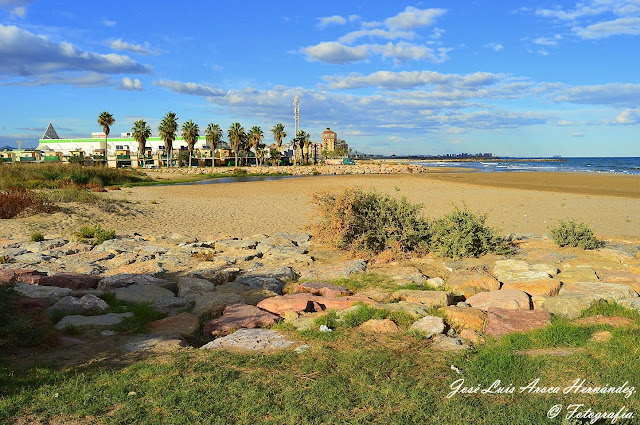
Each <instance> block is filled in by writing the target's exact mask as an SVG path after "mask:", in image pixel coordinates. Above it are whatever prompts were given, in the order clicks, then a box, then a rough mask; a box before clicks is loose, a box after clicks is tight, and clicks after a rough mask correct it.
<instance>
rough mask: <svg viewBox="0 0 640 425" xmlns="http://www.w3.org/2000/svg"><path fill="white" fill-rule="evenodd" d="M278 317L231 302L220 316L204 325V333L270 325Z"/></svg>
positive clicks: (211, 333)
mask: <svg viewBox="0 0 640 425" xmlns="http://www.w3.org/2000/svg"><path fill="white" fill-rule="evenodd" d="M278 319H279V317H278V316H277V315H275V314H272V313H269V312H268V311H264V310H261V309H259V308H258V307H254V306H252V305H247V304H232V305H229V306H227V307H226V308H225V309H224V312H223V313H222V316H220V317H218V318H216V319H213V320H211V321H210V322H209V323H207V324H205V325H204V328H203V333H204V334H205V335H220V334H226V333H229V332H231V331H232V330H235V329H242V328H248V329H253V328H260V327H265V326H271V325H273V324H275V323H276V322H277V321H278Z"/></svg>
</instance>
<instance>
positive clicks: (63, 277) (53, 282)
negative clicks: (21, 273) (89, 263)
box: [39, 273, 101, 291]
mask: <svg viewBox="0 0 640 425" xmlns="http://www.w3.org/2000/svg"><path fill="white" fill-rule="evenodd" d="M100 279H101V278H100V277H99V276H94V275H90V274H82V273H56V274H54V275H52V276H47V277H46V278H43V279H41V280H40V283H39V285H42V286H57V287H58V288H69V289H72V290H74V291H76V290H78V289H95V288H96V287H97V286H98V282H100Z"/></svg>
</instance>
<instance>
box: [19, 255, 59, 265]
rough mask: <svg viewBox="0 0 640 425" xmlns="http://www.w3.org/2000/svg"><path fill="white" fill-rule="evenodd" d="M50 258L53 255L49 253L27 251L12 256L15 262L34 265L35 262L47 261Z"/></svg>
mask: <svg viewBox="0 0 640 425" xmlns="http://www.w3.org/2000/svg"><path fill="white" fill-rule="evenodd" d="M52 258H53V257H51V256H50V255H44V254H40V253H37V252H28V253H26V254H22V255H17V256H15V257H13V260H14V261H15V262H16V263H23V264H31V265H36V264H40V263H44V262H48V261H50V260H51V259H52Z"/></svg>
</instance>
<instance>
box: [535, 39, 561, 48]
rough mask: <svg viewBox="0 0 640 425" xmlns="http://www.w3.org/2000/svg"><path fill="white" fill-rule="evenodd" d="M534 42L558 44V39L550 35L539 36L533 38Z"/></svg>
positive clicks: (540, 44) (542, 44) (541, 44)
mask: <svg viewBox="0 0 640 425" xmlns="http://www.w3.org/2000/svg"><path fill="white" fill-rule="evenodd" d="M533 44H537V45H539V46H557V45H558V39H556V38H549V37H538V38H534V39H533Z"/></svg>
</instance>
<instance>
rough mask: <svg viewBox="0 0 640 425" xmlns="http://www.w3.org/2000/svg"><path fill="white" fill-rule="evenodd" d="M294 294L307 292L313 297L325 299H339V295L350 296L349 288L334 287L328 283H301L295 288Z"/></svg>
mask: <svg viewBox="0 0 640 425" xmlns="http://www.w3.org/2000/svg"><path fill="white" fill-rule="evenodd" d="M296 292H308V293H310V294H313V295H322V296H325V297H339V296H341V295H351V291H349V288H345V287H344V286H336V285H333V284H331V283H329V282H318V281H313V282H303V283H300V284H298V286H296Z"/></svg>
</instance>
